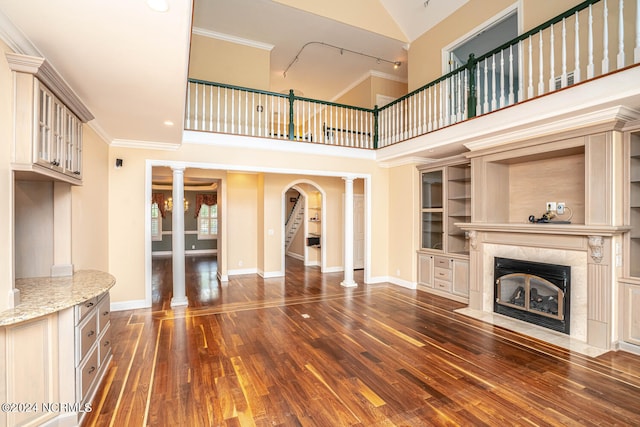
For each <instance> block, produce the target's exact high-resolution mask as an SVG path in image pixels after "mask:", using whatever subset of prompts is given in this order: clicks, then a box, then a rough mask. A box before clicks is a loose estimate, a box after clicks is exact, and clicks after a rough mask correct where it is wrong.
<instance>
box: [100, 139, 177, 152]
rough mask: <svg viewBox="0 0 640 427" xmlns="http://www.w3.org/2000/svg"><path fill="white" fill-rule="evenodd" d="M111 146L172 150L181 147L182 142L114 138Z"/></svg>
mask: <svg viewBox="0 0 640 427" xmlns="http://www.w3.org/2000/svg"><path fill="white" fill-rule="evenodd" d="M109 145H110V146H111V147H119V148H140V149H144V150H170V151H175V150H177V149H179V148H180V146H181V145H182V144H175V143H172V142H154V141H142V140H135V139H114V140H113V141H111V143H110V144H109Z"/></svg>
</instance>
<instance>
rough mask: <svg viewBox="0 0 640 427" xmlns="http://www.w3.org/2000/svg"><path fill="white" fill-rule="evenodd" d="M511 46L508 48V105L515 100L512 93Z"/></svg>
mask: <svg viewBox="0 0 640 427" xmlns="http://www.w3.org/2000/svg"><path fill="white" fill-rule="evenodd" d="M513 71H514V70H513V45H511V46H509V97H508V99H507V102H508V105H512V104H513V102H514V99H515V95H514V92H513V89H514V87H513Z"/></svg>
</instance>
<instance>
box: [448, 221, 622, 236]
mask: <svg viewBox="0 0 640 427" xmlns="http://www.w3.org/2000/svg"><path fill="white" fill-rule="evenodd" d="M456 226H458V227H460V228H461V229H462V230H464V231H481V232H498V233H499V232H507V233H529V234H554V235H569V236H602V237H613V236H616V235H619V234H622V233H625V232H627V231H629V230H630V229H631V228H630V227H629V226H602V225H582V224H553V223H536V224H531V223H526V224H524V223H523V224H516V223H478V222H462V223H456Z"/></svg>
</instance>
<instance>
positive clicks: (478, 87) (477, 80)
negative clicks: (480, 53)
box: [476, 61, 482, 115]
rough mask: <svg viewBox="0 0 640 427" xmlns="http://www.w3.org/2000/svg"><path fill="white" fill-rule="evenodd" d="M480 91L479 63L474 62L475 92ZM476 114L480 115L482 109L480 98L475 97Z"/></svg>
mask: <svg viewBox="0 0 640 427" xmlns="http://www.w3.org/2000/svg"><path fill="white" fill-rule="evenodd" d="M479 89H480V62H479V61H478V62H476V91H477V90H479ZM476 114H477V115H480V114H482V109H481V108H480V97H479V96H477V95H476Z"/></svg>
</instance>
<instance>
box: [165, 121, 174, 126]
mask: <svg viewBox="0 0 640 427" xmlns="http://www.w3.org/2000/svg"><path fill="white" fill-rule="evenodd" d="M164 125H165V126H173V122H172V121H171V120H165V121H164Z"/></svg>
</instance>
